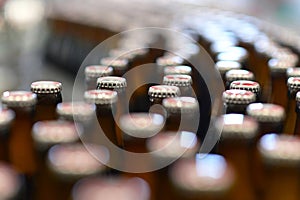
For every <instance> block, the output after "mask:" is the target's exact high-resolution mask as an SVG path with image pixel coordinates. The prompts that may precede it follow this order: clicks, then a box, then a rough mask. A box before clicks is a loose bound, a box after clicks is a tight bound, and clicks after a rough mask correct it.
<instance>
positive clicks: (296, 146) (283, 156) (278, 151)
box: [258, 133, 300, 167]
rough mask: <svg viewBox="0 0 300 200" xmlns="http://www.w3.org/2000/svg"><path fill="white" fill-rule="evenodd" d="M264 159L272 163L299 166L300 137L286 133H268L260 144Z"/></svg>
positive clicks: (259, 147)
mask: <svg viewBox="0 0 300 200" xmlns="http://www.w3.org/2000/svg"><path fill="white" fill-rule="evenodd" d="M258 149H259V152H260V154H261V155H262V157H263V158H264V161H265V162H266V163H267V164H271V165H280V166H282V165H284V166H297V167H298V166H299V164H300V139H299V138H298V137H296V136H292V135H286V134H281V135H278V134H275V133H271V134H266V135H264V136H263V137H262V138H261V139H260V141H259V145H258Z"/></svg>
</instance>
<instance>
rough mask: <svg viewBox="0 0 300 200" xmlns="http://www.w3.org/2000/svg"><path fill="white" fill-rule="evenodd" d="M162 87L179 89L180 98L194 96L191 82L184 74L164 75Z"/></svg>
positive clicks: (188, 76)
mask: <svg viewBox="0 0 300 200" xmlns="http://www.w3.org/2000/svg"><path fill="white" fill-rule="evenodd" d="M163 84H164V85H173V86H177V87H178V88H179V89H180V94H181V95H182V96H193V97H195V96H196V94H194V93H193V88H192V84H193V80H192V77H191V76H190V75H184V74H174V75H165V76H164V77H163Z"/></svg>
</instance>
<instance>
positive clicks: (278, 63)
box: [268, 58, 295, 74]
mask: <svg viewBox="0 0 300 200" xmlns="http://www.w3.org/2000/svg"><path fill="white" fill-rule="evenodd" d="M293 65H294V63H292V62H290V61H289V60H286V59H277V58H272V59H270V60H269V61H268V66H269V69H270V71H271V72H272V73H284V74H285V73H286V72H287V69H288V68H290V67H295V66H293Z"/></svg>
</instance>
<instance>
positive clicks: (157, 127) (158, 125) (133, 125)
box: [120, 113, 165, 138]
mask: <svg viewBox="0 0 300 200" xmlns="http://www.w3.org/2000/svg"><path fill="white" fill-rule="evenodd" d="M164 122H165V119H164V117H163V116H162V115H160V114H154V113H131V114H127V115H123V116H121V118H120V128H121V129H122V131H123V132H124V133H126V134H127V135H129V136H133V137H138V138H148V137H152V136H153V135H155V134H157V133H158V132H160V131H161V130H162V129H163V127H164Z"/></svg>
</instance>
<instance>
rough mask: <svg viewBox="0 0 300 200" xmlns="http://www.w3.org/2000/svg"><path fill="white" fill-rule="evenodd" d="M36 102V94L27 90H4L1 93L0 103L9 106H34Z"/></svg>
mask: <svg viewBox="0 0 300 200" xmlns="http://www.w3.org/2000/svg"><path fill="white" fill-rule="evenodd" d="M36 102H37V96H36V94H34V93H32V92H28V91H6V92H3V94H2V103H3V104H6V105H7V106H9V107H26V106H34V105H35V104H36Z"/></svg>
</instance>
